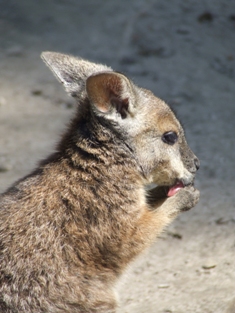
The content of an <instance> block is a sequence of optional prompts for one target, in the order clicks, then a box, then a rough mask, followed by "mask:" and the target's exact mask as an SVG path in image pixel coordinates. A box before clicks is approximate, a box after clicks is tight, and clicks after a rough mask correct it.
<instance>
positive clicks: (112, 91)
mask: <svg viewBox="0 0 235 313" xmlns="http://www.w3.org/2000/svg"><path fill="white" fill-rule="evenodd" d="M86 90H87V95H88V98H89V100H90V101H91V103H92V104H93V105H94V106H95V107H96V108H97V109H98V111H99V112H100V113H106V114H107V113H109V114H111V113H113V112H115V113H119V114H120V115H121V117H122V118H126V117H127V115H128V113H130V111H131V103H132V102H133V97H134V95H133V89H132V86H131V83H130V81H129V80H128V79H127V78H126V77H125V76H124V75H122V74H119V73H115V72H111V73H100V74H97V75H93V76H90V77H88V79H87V82H86Z"/></svg>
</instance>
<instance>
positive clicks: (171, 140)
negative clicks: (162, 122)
mask: <svg viewBox="0 0 235 313" xmlns="http://www.w3.org/2000/svg"><path fill="white" fill-rule="evenodd" d="M177 140H178V135H177V134H176V132H166V133H164V134H163V135H162V141H163V142H165V143H167V144H168V145H174V144H175V143H176V141H177Z"/></svg>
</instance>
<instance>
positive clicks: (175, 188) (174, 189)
mask: <svg viewBox="0 0 235 313" xmlns="http://www.w3.org/2000/svg"><path fill="white" fill-rule="evenodd" d="M181 188H184V185H183V183H182V182H178V183H176V184H175V185H174V186H172V187H171V188H170V189H169V191H168V193H167V196H168V197H172V196H174V195H175V194H176V193H177V192H178V191H179V190H180V189H181Z"/></svg>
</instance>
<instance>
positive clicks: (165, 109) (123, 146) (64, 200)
mask: <svg viewBox="0 0 235 313" xmlns="http://www.w3.org/2000/svg"><path fill="white" fill-rule="evenodd" d="M42 59H43V60H44V61H45V63H46V64H47V65H48V66H49V68H50V69H51V70H52V72H53V73H54V74H55V76H56V77H57V78H58V79H59V81H60V82H62V84H63V85H64V87H65V89H66V91H67V92H68V93H69V94H70V95H72V97H74V98H75V99H76V100H77V103H78V109H77V112H76V115H75V117H74V119H73V120H72V122H71V124H70V126H69V127H68V129H67V131H66V132H65V134H64V136H63V137H62V139H61V141H60V143H59V145H58V146H57V149H56V152H55V153H54V154H52V155H51V156H49V157H48V158H47V159H45V160H44V161H42V162H41V163H40V164H39V166H38V168H37V169H36V170H35V171H33V172H32V173H31V174H29V175H28V176H26V177H24V178H22V179H21V180H19V181H18V182H16V183H15V184H14V185H13V186H12V187H10V188H9V189H8V190H7V191H6V192H5V193H3V194H2V195H1V196H0V312H4V313H19V312H22V313H23V312H24V313H39V312H40V313H49V312H50V313H62V312H63V313H65V312H67V313H114V312H115V308H116V299H115V293H114V287H115V282H116V281H117V279H118V278H119V277H120V275H121V274H122V272H123V271H124V269H125V268H126V266H127V265H128V264H129V263H130V262H131V261H132V260H133V259H134V258H135V257H136V256H137V255H139V254H140V252H141V251H143V250H144V249H145V248H146V247H148V246H149V245H150V243H151V242H153V240H154V239H155V238H156V236H157V235H158V234H159V233H160V232H161V231H162V230H163V228H164V227H165V226H166V225H167V224H169V223H170V222H171V221H172V220H173V219H174V217H176V216H177V214H178V213H180V212H182V211H185V210H188V209H190V208H192V207H193V206H194V205H195V204H196V203H197V202H198V200H199V191H198V190H196V189H195V188H194V178H195V173H196V171H197V170H198V168H199V161H198V159H197V158H196V156H195V155H194V154H193V152H192V151H191V150H190V148H189V147H188V145H187V143H186V139H185V136H184V131H183V128H182V126H181V125H180V123H179V121H178V120H177V118H176V117H175V115H174V113H173V112H172V110H171V109H170V108H169V106H168V105H167V104H166V103H165V102H163V101H162V100H160V99H159V98H156V97H155V96H154V95H153V94H152V93H151V92H150V91H148V90H145V89H142V88H139V87H137V86H136V85H135V84H134V83H133V82H132V81H131V80H129V79H128V78H127V77H126V76H124V75H123V74H121V73H118V72H115V71H113V70H112V69H111V68H109V67H106V66H104V65H99V64H94V63H91V62H88V61H85V60H83V59H79V58H75V57H72V56H68V55H64V54H60V53H55V52H44V53H42ZM150 184H155V187H154V188H152V189H150V190H148V188H147V186H149V185H150ZM172 257H173V256H172Z"/></svg>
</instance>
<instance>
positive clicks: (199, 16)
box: [0, 0, 235, 313]
mask: <svg viewBox="0 0 235 313" xmlns="http://www.w3.org/2000/svg"><path fill="white" fill-rule="evenodd" d="M43 50H52V51H59V52H65V53H71V54H74V55H79V56H82V57H83V58H86V59H89V60H93V61H98V62H101V63H105V64H107V65H109V66H111V67H113V68H114V69H116V70H118V71H122V72H124V73H126V74H127V75H128V76H130V77H131V78H132V79H133V80H134V81H135V82H136V83H137V84H138V85H140V86H142V87H146V88H148V89H151V90H152V91H153V92H154V93H155V94H156V95H157V96H159V97H160V98H162V99H164V100H166V101H167V102H168V103H169V104H171V105H172V107H173V108H174V109H175V110H176V112H177V113H178V116H179V118H180V120H181V121H182V123H183V125H184V126H185V129H186V135H187V139H188V142H189V144H190V146H191V148H192V149H193V150H194V152H195V153H196V154H197V156H198V157H199V158H200V161H201V168H200V172H199V174H198V177H197V186H198V188H199V189H200V191H201V200H200V203H199V204H198V205H197V206H196V207H195V208H194V209H192V210H191V211H189V212H187V213H184V214H182V215H181V216H180V217H179V218H178V219H177V220H176V221H175V222H174V223H173V224H172V225H171V226H170V227H169V228H168V229H167V231H166V232H165V233H164V234H163V235H162V236H161V238H159V239H158V240H156V243H155V244H154V245H153V246H152V247H151V248H150V249H149V250H148V251H147V252H146V253H145V254H144V255H142V256H141V257H140V258H139V259H138V260H137V261H136V262H135V264H132V266H131V267H130V269H129V270H128V272H127V273H126V275H124V277H123V279H122V281H121V282H120V284H119V285H118V293H119V298H120V308H119V310H118V313H121V312H122V313H134V312H135V313H163V312H165V313H225V312H229V313H234V312H235V204H234V203H235V192H234V190H235V182H234V176H235V166H234V165H235V135H234V132H235V128H234V126H235V101H234V100H235V2H234V1H233V0H213V1H212V0H203V1H197V0H175V1H172V0H170V1H165V0H145V1H141V0H135V1H126V0H119V1H115V0H109V1H107V0H86V1H81V0H57V1H56V0H51V1H47V0H41V1H35V0H31V1H30V0H28V1H27V0H21V1H17V0H0V191H3V190H4V189H6V187H8V186H9V185H10V184H11V183H13V182H14V181H15V180H16V179H18V178H20V177H21V176H22V175H24V174H27V173H28V172H29V171H30V170H31V169H33V168H34V167H35V165H36V164H37V162H38V160H40V159H42V158H43V157H45V156H46V155H48V154H49V153H50V152H51V151H52V150H53V147H54V146H55V143H56V142H57V141H58V138H59V134H60V133H61V131H62V130H63V129H64V127H65V125H66V123H67V122H68V120H69V118H70V117H71V116H72V114H73V109H74V103H73V101H72V100H71V99H70V98H68V97H67V96H66V94H65V92H64V91H63V88H62V86H60V84H59V83H58V82H57V81H56V79H55V78H54V77H53V76H52V74H51V73H50V72H49V70H48V69H47V68H46V66H45V65H44V64H43V63H42V61H41V60H40V53H41V51H43Z"/></svg>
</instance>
